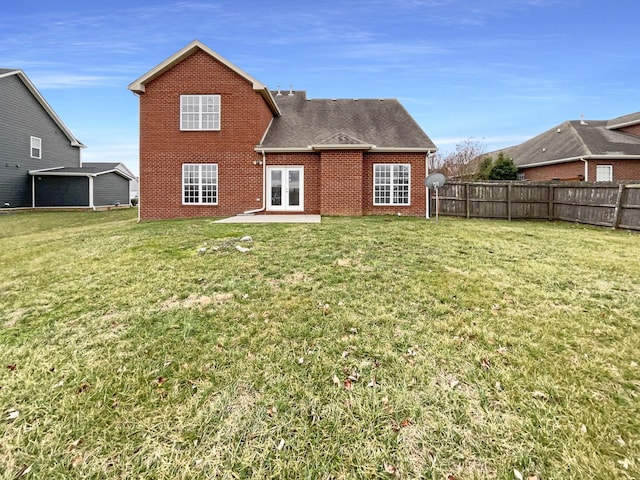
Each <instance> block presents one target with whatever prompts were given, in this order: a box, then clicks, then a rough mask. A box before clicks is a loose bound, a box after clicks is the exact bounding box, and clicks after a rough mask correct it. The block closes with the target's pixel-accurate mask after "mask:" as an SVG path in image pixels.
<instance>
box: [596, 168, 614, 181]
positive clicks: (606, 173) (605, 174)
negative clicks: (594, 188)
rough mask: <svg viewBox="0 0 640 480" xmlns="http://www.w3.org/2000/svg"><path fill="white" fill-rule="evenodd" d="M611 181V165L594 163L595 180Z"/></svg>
mask: <svg viewBox="0 0 640 480" xmlns="http://www.w3.org/2000/svg"><path fill="white" fill-rule="evenodd" d="M611 181H613V165H596V182H611Z"/></svg>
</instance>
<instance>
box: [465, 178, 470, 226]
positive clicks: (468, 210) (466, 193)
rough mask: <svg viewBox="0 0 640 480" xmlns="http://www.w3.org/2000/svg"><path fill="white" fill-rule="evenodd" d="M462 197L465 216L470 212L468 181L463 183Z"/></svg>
mask: <svg viewBox="0 0 640 480" xmlns="http://www.w3.org/2000/svg"><path fill="white" fill-rule="evenodd" d="M464 198H465V209H466V211H467V218H469V217H470V216H471V212H470V208H469V207H470V203H471V202H470V201H469V182H467V183H465V184H464Z"/></svg>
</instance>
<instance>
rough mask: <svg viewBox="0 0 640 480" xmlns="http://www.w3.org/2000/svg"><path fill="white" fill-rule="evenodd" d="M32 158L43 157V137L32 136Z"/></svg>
mask: <svg viewBox="0 0 640 480" xmlns="http://www.w3.org/2000/svg"><path fill="white" fill-rule="evenodd" d="M31 158H42V139H41V138H38V137H31Z"/></svg>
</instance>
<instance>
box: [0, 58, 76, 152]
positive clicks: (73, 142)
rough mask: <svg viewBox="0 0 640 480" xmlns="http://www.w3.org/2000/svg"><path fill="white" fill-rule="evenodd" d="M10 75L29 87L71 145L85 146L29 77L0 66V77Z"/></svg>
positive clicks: (19, 71)
mask: <svg viewBox="0 0 640 480" xmlns="http://www.w3.org/2000/svg"><path fill="white" fill-rule="evenodd" d="M11 75H15V76H16V77H18V78H19V79H20V80H21V81H22V83H24V85H25V86H26V87H27V89H29V91H30V92H31V94H32V95H33V96H34V97H35V99H36V100H37V101H38V103H40V105H42V108H44V110H45V111H46V112H47V114H48V115H49V117H51V119H52V120H53V121H54V122H55V123H56V125H58V127H59V128H60V130H62V132H63V133H64V134H65V136H66V137H67V138H68V139H69V142H71V145H72V146H73V147H78V148H85V147H86V145H84V144H83V143H82V142H80V140H78V139H77V138H76V137H75V136H74V135H73V133H71V130H69V129H68V128H67V126H66V125H65V124H64V122H63V121H62V119H60V117H58V115H57V114H56V112H54V111H53V108H51V106H50V105H49V104H48V103H47V101H46V100H45V99H44V97H43V96H42V94H41V93H40V92H39V91H38V89H37V88H36V87H35V85H34V84H33V83H32V82H31V80H29V77H27V76H26V75H25V73H24V72H23V71H22V70H19V69H10V68H0V78H5V77H9V76H11Z"/></svg>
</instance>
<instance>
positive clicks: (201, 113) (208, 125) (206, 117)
mask: <svg viewBox="0 0 640 480" xmlns="http://www.w3.org/2000/svg"><path fill="white" fill-rule="evenodd" d="M180 130H220V95H180Z"/></svg>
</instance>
